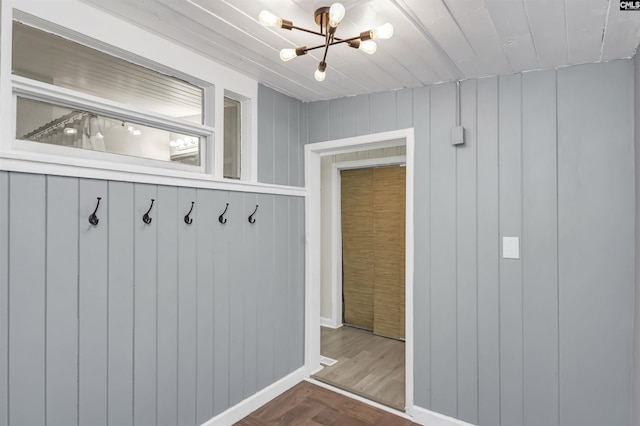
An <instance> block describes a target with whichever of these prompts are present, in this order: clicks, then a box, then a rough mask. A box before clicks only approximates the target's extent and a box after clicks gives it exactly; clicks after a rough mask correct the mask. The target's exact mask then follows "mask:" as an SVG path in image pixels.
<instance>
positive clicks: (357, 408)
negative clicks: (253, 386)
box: [236, 382, 418, 426]
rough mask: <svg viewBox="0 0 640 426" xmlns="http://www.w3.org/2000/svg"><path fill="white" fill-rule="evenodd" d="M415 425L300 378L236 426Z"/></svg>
mask: <svg viewBox="0 0 640 426" xmlns="http://www.w3.org/2000/svg"><path fill="white" fill-rule="evenodd" d="M275 425H309V426H316V425H322V426H418V424H417V423H412V422H411V421H410V420H407V419H404V418H402V417H399V416H395V415H393V414H391V413H388V412H386V411H383V410H380V409H378V408H375V407H372V406H370V405H367V404H364V403H362V402H360V401H356V400H355V399H351V398H349V397H346V396H344V395H340V394H338V393H335V392H332V391H330V390H328V389H325V388H322V387H320V386H316V385H314V384H312V383H309V382H301V383H299V384H297V385H296V386H294V387H293V388H291V389H289V390H288V391H287V392H285V393H283V394H282V395H280V396H279V397H277V398H275V399H274V400H273V401H270V402H269V403H267V404H266V405H264V406H262V407H261V408H259V409H258V410H256V411H254V412H253V413H251V414H250V415H249V416H247V417H245V418H244V419H242V420H241V421H239V422H238V423H236V426H275Z"/></svg>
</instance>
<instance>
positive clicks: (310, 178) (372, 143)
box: [304, 128, 415, 416]
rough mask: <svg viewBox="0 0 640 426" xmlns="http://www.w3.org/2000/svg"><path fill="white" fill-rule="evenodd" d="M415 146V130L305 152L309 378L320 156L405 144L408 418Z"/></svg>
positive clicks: (314, 358)
mask: <svg viewBox="0 0 640 426" xmlns="http://www.w3.org/2000/svg"><path fill="white" fill-rule="evenodd" d="M414 144H415V136H414V130H413V128H410V129H402V130H394V131H390V132H384V133H376V134H371V135H364V136H356V137H352V138H345V139H338V140H333V141H327V142H318V143H312V144H307V145H305V147H304V150H305V156H304V159H305V182H306V188H307V197H306V199H305V201H306V202H305V235H306V250H305V358H304V359H305V369H306V371H307V375H309V376H310V375H311V374H313V372H314V371H316V370H318V369H319V368H321V366H320V270H321V265H320V255H321V238H320V237H321V234H320V233H321V229H320V226H318V224H319V223H320V221H321V205H322V203H321V195H320V182H321V164H320V163H321V161H320V158H321V156H326V155H334V154H344V153H348V152H356V151H363V150H370V149H378V148H391V147H393V146H401V145H406V167H407V171H406V173H407V179H406V182H407V183H406V232H405V235H406V241H405V243H406V255H405V262H406V264H405V273H406V276H405V283H406V286H405V287H406V296H405V301H406V310H405V318H406V321H405V323H406V330H405V334H406V340H405V365H406V371H405V374H406V380H405V382H406V388H405V400H406V410H407V415H409V416H412V415H413V358H414V354H413V341H414V336H413V261H414V260H413V258H414V251H413V250H414V248H413V241H414V237H413V193H414V191H413V188H414V182H413V179H414V152H415V150H414Z"/></svg>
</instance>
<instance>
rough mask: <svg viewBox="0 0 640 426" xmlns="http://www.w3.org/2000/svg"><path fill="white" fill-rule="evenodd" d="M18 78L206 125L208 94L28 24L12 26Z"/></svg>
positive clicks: (191, 85) (175, 79)
mask: <svg viewBox="0 0 640 426" xmlns="http://www.w3.org/2000/svg"><path fill="white" fill-rule="evenodd" d="M12 72H13V74H14V75H18V76H21V77H26V78H30V79H32V80H37V81H41V82H44V83H49V84H53V85H55V86H58V87H64V88H67V89H72V90H76V91H78V92H82V93H85V94H88V95H93V96H98V97H100V98H103V99H108V100H111V101H115V102H118V103H122V104H125V105H128V106H130V107H134V108H140V109H143V110H146V111H150V112H154V113H158V114H163V115H167V116H170V117H174V118H179V119H183V120H187V121H191V122H195V123H198V124H202V123H203V96H204V95H203V90H202V88H200V87H197V86H194V85H193V84H190V83H187V82H185V81H183V80H181V79H178V78H175V77H171V76H168V75H165V74H162V73H160V72H157V71H153V70H150V69H148V68H145V67H142V66H140V65H136V64H133V63H131V62H128V61H125V60H123V59H120V58H117V57H115V56H112V55H109V54H107V53H104V52H101V51H99V50H95V49H92V48H90V47H87V46H83V45H81V44H78V43H75V42H73V41H70V40H68V39H65V38H63V37H60V36H57V35H55V34H51V33H48V32H45V31H42V30H39V29H36V28H33V27H30V26H28V25H25V24H23V23H20V22H17V21H15V22H14V23H13V50H12Z"/></svg>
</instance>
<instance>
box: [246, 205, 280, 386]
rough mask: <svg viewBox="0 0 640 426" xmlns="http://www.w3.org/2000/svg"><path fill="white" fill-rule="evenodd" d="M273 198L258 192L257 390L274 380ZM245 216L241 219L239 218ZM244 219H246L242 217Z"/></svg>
mask: <svg viewBox="0 0 640 426" xmlns="http://www.w3.org/2000/svg"><path fill="white" fill-rule="evenodd" d="M273 200H274V197H273V195H258V204H259V205H260V216H259V217H258V218H257V219H256V220H260V226H258V229H257V231H258V270H259V271H260V274H261V276H260V282H259V283H258V288H257V289H256V296H257V299H258V300H259V301H260V303H258V306H257V314H258V318H259V319H260V321H259V322H258V339H257V341H258V353H259V354H260V362H259V363H258V372H257V373H258V379H257V386H258V390H260V389H264V388H265V387H266V386H268V385H269V384H271V383H273V381H274V380H273V379H274V374H273V364H274V352H275V344H274V338H275V330H274V329H275V323H274V316H275V309H274V308H272V306H274V305H273V303H274V301H273V299H274V297H275V296H274V293H275V288H274V276H275V267H274V259H275V253H274V250H273V248H274V247H273V240H274V235H275V230H274V227H273V221H274V215H273V212H274V202H273ZM241 219H244V218H241ZM244 220H246V219H244ZM256 225H257V224H256Z"/></svg>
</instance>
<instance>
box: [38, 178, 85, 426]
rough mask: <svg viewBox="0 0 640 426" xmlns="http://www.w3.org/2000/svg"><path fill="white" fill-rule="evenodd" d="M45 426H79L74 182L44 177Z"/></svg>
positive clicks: (76, 226) (76, 248) (76, 199)
mask: <svg viewBox="0 0 640 426" xmlns="http://www.w3.org/2000/svg"><path fill="white" fill-rule="evenodd" d="M46 217H47V226H46V231H47V232H46V244H47V245H46V256H47V262H46V267H47V268H46V283H47V288H46V326H47V330H46V342H47V344H46V349H45V354H46V367H45V370H46V409H47V412H46V423H47V424H50V425H62V424H71V425H72V424H76V423H77V422H78V246H77V244H78V179H75V178H66V177H57V176H49V177H47V213H46Z"/></svg>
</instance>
